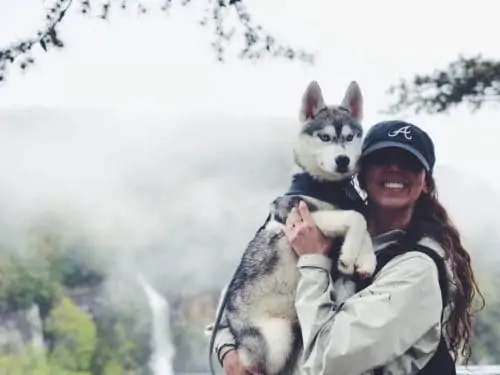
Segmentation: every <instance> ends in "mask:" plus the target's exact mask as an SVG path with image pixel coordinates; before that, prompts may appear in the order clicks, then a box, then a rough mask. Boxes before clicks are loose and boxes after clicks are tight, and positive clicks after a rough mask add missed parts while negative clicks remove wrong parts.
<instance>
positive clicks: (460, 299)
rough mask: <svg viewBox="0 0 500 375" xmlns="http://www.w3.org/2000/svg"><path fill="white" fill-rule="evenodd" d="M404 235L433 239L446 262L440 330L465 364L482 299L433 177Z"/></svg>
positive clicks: (363, 174)
mask: <svg viewBox="0 0 500 375" xmlns="http://www.w3.org/2000/svg"><path fill="white" fill-rule="evenodd" d="M363 169H364V168H361V171H360V174H359V175H358V182H359V185H360V187H361V188H362V189H363V190H365V181H363V180H364V177H365V176H366V175H365V173H363V172H365V171H363ZM368 209H369V200H368ZM406 232H407V234H408V235H409V237H411V238H413V239H416V240H418V239H420V238H422V237H424V236H426V237H430V238H432V239H433V240H435V241H436V242H438V243H439V245H440V246H441V247H442V248H443V250H444V252H445V260H446V262H447V264H448V265H449V268H450V270H451V280H449V284H450V294H449V297H450V300H449V303H448V308H449V315H448V317H447V319H446V320H445V321H444V322H442V328H443V329H444V334H445V336H446V338H447V339H448V345H449V349H450V350H451V351H452V353H453V355H454V358H455V361H456V360H457V359H458V357H459V355H460V356H461V357H462V358H463V359H464V360H465V362H466V363H468V362H469V360H470V357H471V355H472V348H471V339H472V334H473V324H474V315H475V313H476V312H477V311H479V310H481V309H482V308H483V307H484V305H485V300H484V297H483V295H482V293H481V291H480V290H479V287H478V285H477V282H476V279H475V277H474V272H473V269H472V265H471V258H470V255H469V253H468V252H467V250H465V248H464V246H463V244H462V241H461V238H460V233H459V232H458V230H457V228H456V227H455V225H454V224H453V222H452V221H451V219H450V217H449V215H448V212H447V211H446V209H445V208H444V207H443V205H442V204H441V203H440V202H439V200H438V196H437V189H436V184H435V181H434V178H433V177H432V175H429V174H427V175H426V189H425V191H424V192H422V194H421V195H420V197H419V198H418V199H417V201H416V202H415V206H414V208H413V215H412V218H411V220H410V223H409V225H408V227H407V228H406ZM476 298H477V299H479V307H478V308H477V309H475V308H474V301H475V299H476Z"/></svg>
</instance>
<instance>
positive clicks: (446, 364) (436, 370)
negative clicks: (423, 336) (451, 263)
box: [357, 240, 456, 375]
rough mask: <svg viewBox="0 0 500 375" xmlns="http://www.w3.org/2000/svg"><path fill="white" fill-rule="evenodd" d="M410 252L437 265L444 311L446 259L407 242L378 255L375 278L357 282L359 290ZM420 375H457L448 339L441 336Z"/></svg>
mask: <svg viewBox="0 0 500 375" xmlns="http://www.w3.org/2000/svg"><path fill="white" fill-rule="evenodd" d="M410 251H418V252H421V253H424V254H426V255H427V256H429V257H430V258H431V259H432V260H433V261H434V263H435V264H436V267H437V271H438V278H439V287H440V290H441V297H442V301H443V310H444V307H445V306H446V305H447V303H448V299H449V286H448V273H447V271H446V265H445V262H444V259H443V258H442V257H441V256H439V254H437V253H436V252H435V251H434V250H432V249H429V248H428V247H426V246H423V245H421V244H415V243H413V245H411V244H408V243H407V242H406V241H404V240H403V241H400V242H397V243H395V244H393V245H389V247H388V248H386V249H383V250H381V251H379V252H378V253H377V266H376V268H375V272H374V274H373V276H372V277H371V278H370V279H368V280H357V290H358V291H359V290H361V289H364V288H366V287H367V286H368V285H370V284H371V283H372V282H373V279H374V277H375V276H376V275H377V274H378V272H380V270H381V269H382V268H383V267H384V266H385V265H386V264H387V263H389V261H391V260H392V259H393V258H394V257H396V256H398V255H402V254H404V253H407V252H410ZM383 372H384V370H383V367H377V368H375V369H374V370H373V373H374V375H383ZM418 374H419V375H424V374H425V375H431V374H432V375H434V374H436V375H437V374H439V375H454V374H456V367H455V363H454V361H453V358H452V357H451V355H450V353H449V351H448V346H447V343H446V339H445V338H444V336H443V335H441V339H440V341H439V345H438V348H437V350H436V352H435V353H434V356H433V357H432V358H431V360H430V361H429V362H428V363H427V364H426V365H425V366H424V368H423V369H422V370H421V371H419V373H418Z"/></svg>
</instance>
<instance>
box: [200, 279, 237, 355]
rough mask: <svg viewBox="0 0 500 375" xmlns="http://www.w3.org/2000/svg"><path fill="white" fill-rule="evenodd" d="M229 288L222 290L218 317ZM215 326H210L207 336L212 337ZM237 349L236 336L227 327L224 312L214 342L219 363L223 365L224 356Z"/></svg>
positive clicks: (206, 331)
mask: <svg viewBox="0 0 500 375" xmlns="http://www.w3.org/2000/svg"><path fill="white" fill-rule="evenodd" d="M226 291H227V287H226V288H224V289H223V290H222V293H221V296H220V299H219V304H218V306H217V311H216V314H215V315H216V316H217V314H218V313H219V310H220V309H221V305H222V301H223V299H224V296H225V294H226ZM214 324H215V322H214V323H213V324H210V325H209V326H208V327H207V328H206V329H205V334H206V335H207V336H208V337H210V335H211V334H212V330H213V328H214V327H213V325H214ZM235 347H236V345H235V340H234V336H233V334H232V333H231V331H230V330H229V326H228V325H227V321H226V314H225V313H224V312H223V313H222V317H221V321H220V324H219V327H218V330H217V332H216V334H215V340H214V352H215V354H216V356H217V358H218V360H219V362H220V363H221V364H222V360H223V359H224V356H225V355H226V354H227V353H228V352H229V351H231V350H233V349H234V348H235Z"/></svg>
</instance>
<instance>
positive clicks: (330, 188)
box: [285, 172, 365, 213]
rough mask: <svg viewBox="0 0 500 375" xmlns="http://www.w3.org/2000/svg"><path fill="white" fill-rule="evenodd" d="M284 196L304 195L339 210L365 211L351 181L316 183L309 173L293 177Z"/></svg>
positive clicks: (363, 204)
mask: <svg viewBox="0 0 500 375" xmlns="http://www.w3.org/2000/svg"><path fill="white" fill-rule="evenodd" d="M285 195H288V196H289V195H305V196H308V197H312V198H316V199H319V200H321V201H323V202H327V203H330V204H332V205H334V206H336V207H338V208H339V209H341V210H355V211H358V212H361V213H364V211H365V202H364V201H363V199H362V198H361V197H360V196H359V194H358V192H357V191H356V189H355V188H354V185H353V184H352V180H350V179H349V180H343V181H318V180H316V179H314V178H313V177H312V176H311V175H310V174H309V173H305V172H304V173H297V174H295V175H293V177H292V182H291V184H290V187H289V188H288V191H287V192H286V193H285Z"/></svg>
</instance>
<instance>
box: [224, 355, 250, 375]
mask: <svg viewBox="0 0 500 375" xmlns="http://www.w3.org/2000/svg"><path fill="white" fill-rule="evenodd" d="M222 367H224V372H225V373H226V375H258V374H257V373H253V372H250V371H248V370H247V369H246V368H245V367H243V365H242V363H241V361H240V358H239V357H238V352H237V351H236V350H231V351H229V352H227V353H226V355H225V356H224V358H223V360H222Z"/></svg>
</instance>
